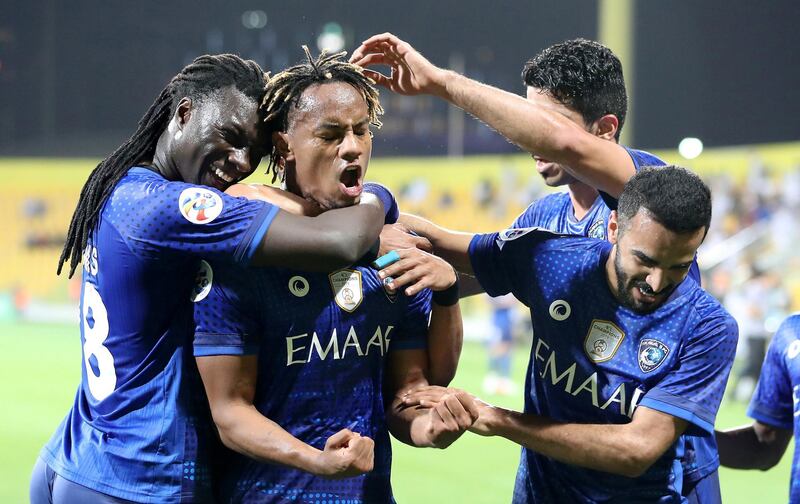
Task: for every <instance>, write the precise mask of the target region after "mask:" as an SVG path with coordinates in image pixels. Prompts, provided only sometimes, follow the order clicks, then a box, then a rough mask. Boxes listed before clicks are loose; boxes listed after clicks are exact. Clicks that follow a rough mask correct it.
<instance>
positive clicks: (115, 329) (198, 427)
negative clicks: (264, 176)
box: [31, 55, 383, 504]
mask: <svg viewBox="0 0 800 504" xmlns="http://www.w3.org/2000/svg"><path fill="white" fill-rule="evenodd" d="M265 84H266V80H265V75H264V73H263V72H262V70H261V68H260V67H259V66H258V65H257V64H256V63H255V62H252V61H246V60H243V59H241V58H239V57H237V56H234V55H217V56H208V55H207V56H201V57H199V58H197V59H196V60H195V61H194V62H193V63H191V64H190V65H188V66H187V67H186V68H184V69H183V70H182V71H181V72H180V73H179V74H178V75H177V76H175V77H174V78H173V79H172V80H171V81H170V83H169V84H168V85H167V86H166V87H165V88H164V90H163V91H161V93H160V94H159V96H158V98H157V99H156V101H155V102H154V103H153V105H152V106H151V107H150V109H149V110H148V111H147V113H146V114H145V116H144V117H143V118H142V120H141V121H140V123H139V127H138V129H137V131H136V132H135V133H134V135H133V136H132V137H131V138H130V139H128V140H127V141H126V142H125V143H123V144H122V145H121V146H120V147H119V148H118V149H117V150H115V151H114V152H113V153H112V154H111V155H110V156H109V157H108V158H106V159H105V160H103V161H102V162H101V163H100V164H99V165H98V166H97V167H96V168H95V170H94V171H93V172H92V174H91V175H90V177H89V180H88V181H87V183H86V185H85V186H84V188H83V190H82V192H81V197H80V200H79V202H78V206H77V209H76V211H75V214H74V215H73V218H72V223H71V224H70V230H69V236H68V238H67V243H66V245H65V247H64V252H63V254H62V256H61V259H60V261H59V270H60V269H61V266H62V265H63V263H64V262H65V261H69V264H70V275H71V274H72V273H73V271H74V269H75V267H76V265H77V262H78V260H79V257H80V253H81V251H82V252H83V254H82V257H83V261H82V262H83V270H84V271H83V285H82V293H81V302H80V313H81V343H82V350H83V373H82V381H81V385H80V387H79V388H78V392H77V395H76V398H75V403H74V405H73V407H72V409H71V410H70V412H69V413H68V415H67V416H66V418H65V419H64V421H63V422H62V424H61V425H60V426H59V428H58V430H57V431H56V433H55V434H54V436H53V437H52V438H51V440H50V441H49V442H48V444H47V445H46V446H45V447H44V449H43V450H42V452H41V454H40V460H39V461H38V462H37V465H36V468H35V469H34V473H33V476H32V480H31V502H33V503H40V502H51V503H62V502H81V503H90V504H91V503H96V502H119V501H120V499H124V500H125V501H137V502H160V503H173V502H186V501H191V502H206V501H209V500H210V499H211V492H210V482H209V476H208V474H209V471H208V464H207V457H208V450H209V442H210V440H211V439H213V436H214V433H213V426H212V425H211V421H210V418H209V417H208V409H207V403H206V401H205V399H204V397H203V396H202V387H201V385H200V383H199V377H198V375H197V369H196V365H195V363H194V359H193V358H192V355H191V354H192V352H191V346H190V345H191V334H192V329H193V322H192V303H191V301H196V300H198V299H202V297H203V296H204V295H205V294H206V293H207V288H208V287H209V286H210V283H211V282H212V281H213V279H212V278H211V276H210V271H209V270H208V269H207V268H204V267H203V266H205V265H207V263H205V262H204V261H202V259H208V260H213V261H218V262H220V263H237V264H243V265H247V264H255V265H269V264H287V265H292V266H295V267H301V268H306V267H307V268H312V269H323V270H325V269H333V268H334V267H340V266H342V265H345V264H350V263H351V262H353V261H354V260H356V259H357V258H359V257H360V256H361V255H363V254H364V253H365V252H366V251H367V249H368V248H369V246H370V244H372V243H373V242H374V240H375V237H376V236H377V234H378V232H379V230H380V226H381V225H382V223H383V213H382V208H381V203H380V202H379V201H377V200H376V199H373V201H372V202H371V203H366V204H364V205H359V206H354V207H352V208H348V209H343V210H340V211H337V212H330V213H329V214H326V215H322V216H320V217H317V218H309V217H300V216H295V215H290V214H288V213H286V212H281V211H279V210H278V208H277V207H275V206H273V205H271V204H268V203H265V202H263V201H248V200H246V199H244V198H234V197H231V196H228V195H226V194H223V193H222V191H224V190H225V189H226V188H227V187H228V186H229V185H231V184H233V183H235V182H237V181H239V180H241V179H243V178H244V177H246V176H247V175H249V174H250V173H252V171H253V170H254V169H255V168H256V166H257V165H258V163H259V161H260V159H261V158H262V156H263V155H264V154H265V152H266V151H267V150H268V149H267V148H268V147H269V137H268V135H267V132H266V130H265V128H264V123H263V114H262V113H261V112H260V104H261V100H262V98H263V96H264V87H265ZM345 221H348V222H347V225H344V224H343V222H345ZM198 269H199V270H200V273H199V274H198V273H197V272H198ZM196 279H197V282H196Z"/></svg>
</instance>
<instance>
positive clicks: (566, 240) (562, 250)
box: [495, 227, 612, 264]
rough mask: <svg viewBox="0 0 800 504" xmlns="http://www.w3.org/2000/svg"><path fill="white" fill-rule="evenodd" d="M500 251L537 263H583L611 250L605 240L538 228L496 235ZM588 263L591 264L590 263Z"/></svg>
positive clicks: (502, 232) (508, 230)
mask: <svg viewBox="0 0 800 504" xmlns="http://www.w3.org/2000/svg"><path fill="white" fill-rule="evenodd" d="M495 243H496V246H497V248H499V249H500V250H501V251H503V249H505V248H506V247H507V248H508V250H507V251H506V252H507V253H511V254H519V255H522V256H524V257H529V256H530V255H531V254H534V256H535V258H536V260H537V262H540V263H541V262H542V261H544V262H550V261H551V260H555V261H558V262H571V263H574V264H582V263H586V259H587V258H596V257H597V256H599V255H601V254H603V253H605V252H607V251H608V249H610V248H611V247H612V245H611V244H610V243H608V242H607V241H605V240H599V239H596V238H587V237H583V236H575V235H570V234H564V233H556V232H553V231H550V230H548V229H544V228H540V227H527V228H511V229H505V230H503V231H501V232H499V233H497V238H496V240H495ZM590 262H591V261H590Z"/></svg>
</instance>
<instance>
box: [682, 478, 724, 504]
mask: <svg viewBox="0 0 800 504" xmlns="http://www.w3.org/2000/svg"><path fill="white" fill-rule="evenodd" d="M683 496H684V497H686V498H687V499H688V501H689V504H721V503H722V493H721V492H720V490H719V469H717V470H715V471H714V472H712V473H711V474H709V475H708V476H706V477H704V478H701V479H699V480H697V481H692V482H687V483H686V484H685V485H684V487H683Z"/></svg>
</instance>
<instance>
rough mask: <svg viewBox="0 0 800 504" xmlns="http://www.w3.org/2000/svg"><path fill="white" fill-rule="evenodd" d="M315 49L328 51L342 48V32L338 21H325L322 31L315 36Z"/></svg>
mask: <svg viewBox="0 0 800 504" xmlns="http://www.w3.org/2000/svg"><path fill="white" fill-rule="evenodd" d="M317 49H319V50H320V51H328V52H329V53H335V52H339V51H341V50H342V49H344V32H343V30H342V26H341V25H340V24H339V23H335V22H331V23H326V24H325V26H323V27H322V33H320V34H319V37H317Z"/></svg>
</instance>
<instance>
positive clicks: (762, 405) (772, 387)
mask: <svg viewBox="0 0 800 504" xmlns="http://www.w3.org/2000/svg"><path fill="white" fill-rule="evenodd" d="M797 321H798V323H797V324H795V325H796V326H797V327H795V328H793V327H792V324H791V322H790V321H787V322H784V323H783V324H782V325H781V327H780V328H779V329H778V332H777V333H775V336H774V337H773V338H772V341H771V342H770V344H769V349H767V356H766V358H765V359H764V365H763V366H762V367H761V376H760V377H759V378H758V385H757V386H756V391H755V393H754V394H753V398H752V399H751V400H750V406H749V407H748V408H747V416H749V417H750V418H752V419H754V420H758V421H759V422H761V423H763V424H767V425H771V426H773V427H777V428H779V429H792V428H793V427H794V396H793V392H792V382H791V377H790V376H789V371H788V369H787V368H786V361H785V360H784V359H785V356H786V354H787V352H792V353H794V354H795V355H797V354H798V353H800V340H798V339H797V336H798V335H800V334H798V331H797V329H798V328H800V317H797Z"/></svg>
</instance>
